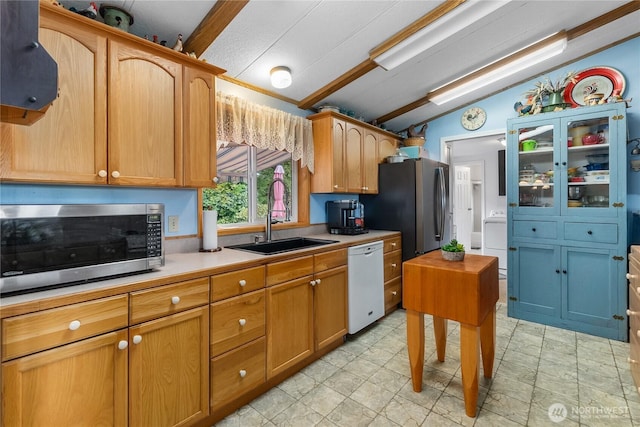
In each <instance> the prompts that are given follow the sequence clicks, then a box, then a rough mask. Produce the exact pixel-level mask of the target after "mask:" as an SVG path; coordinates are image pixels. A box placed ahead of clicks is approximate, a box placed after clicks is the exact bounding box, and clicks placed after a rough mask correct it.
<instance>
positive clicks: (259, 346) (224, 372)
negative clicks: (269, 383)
mask: <svg viewBox="0 0 640 427" xmlns="http://www.w3.org/2000/svg"><path fill="white" fill-rule="evenodd" d="M265 342H266V339H265V337H261V338H258V339H257V340H254V341H251V342H249V343H248V344H245V345H243V346H240V347H238V348H236V349H235V350H231V351H229V352H227V353H224V354H222V355H221V356H218V357H216V358H213V359H211V406H212V409H213V411H216V410H218V409H220V408H221V407H222V406H224V405H225V404H226V403H228V402H231V401H232V400H234V399H237V398H238V397H240V396H242V395H243V394H245V393H247V392H249V391H251V390H253V389H254V388H256V387H258V386H259V385H261V384H263V383H264V382H265V379H266V376H265V358H266V344H265Z"/></svg>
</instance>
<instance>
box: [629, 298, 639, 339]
mask: <svg viewBox="0 0 640 427" xmlns="http://www.w3.org/2000/svg"><path fill="white" fill-rule="evenodd" d="M627 314H628V315H629V329H630V330H629V335H636V334H637V333H638V331H640V296H638V293H637V290H636V288H635V287H629V312H628V313H627Z"/></svg>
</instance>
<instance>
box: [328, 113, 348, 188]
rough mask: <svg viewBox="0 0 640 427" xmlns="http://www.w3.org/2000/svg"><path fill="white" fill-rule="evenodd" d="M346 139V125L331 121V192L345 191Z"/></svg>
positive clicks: (339, 121) (341, 122) (334, 120)
mask: <svg viewBox="0 0 640 427" xmlns="http://www.w3.org/2000/svg"><path fill="white" fill-rule="evenodd" d="M346 138H347V124H346V123H345V122H344V121H341V120H336V119H333V139H332V141H331V144H332V145H333V150H332V156H333V164H332V171H331V173H332V174H333V179H332V185H333V192H334V193H345V192H346V191H347V173H346V171H345V169H344V168H345V141H346Z"/></svg>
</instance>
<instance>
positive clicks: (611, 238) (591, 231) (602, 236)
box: [564, 222, 618, 243]
mask: <svg viewBox="0 0 640 427" xmlns="http://www.w3.org/2000/svg"><path fill="white" fill-rule="evenodd" d="M564 238H565V239H566V240H578V241H581V242H592V243H618V224H594V223H592V222H567V223H566V224H565V225H564Z"/></svg>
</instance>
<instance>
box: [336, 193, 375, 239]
mask: <svg viewBox="0 0 640 427" xmlns="http://www.w3.org/2000/svg"><path fill="white" fill-rule="evenodd" d="M326 208H327V228H328V229H329V233H331V234H363V233H367V232H368V230H365V228H364V205H363V204H362V203H360V202H358V201H357V200H334V201H329V202H327V203H326Z"/></svg>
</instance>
